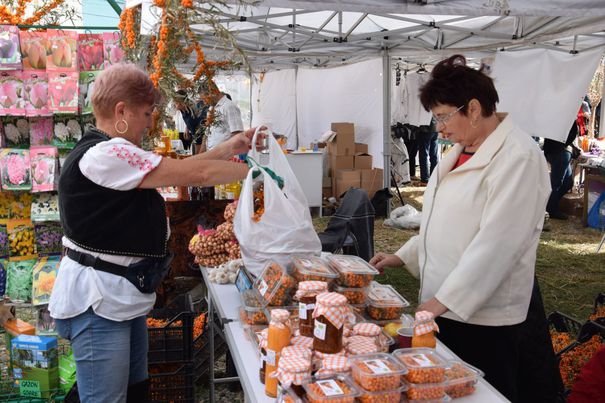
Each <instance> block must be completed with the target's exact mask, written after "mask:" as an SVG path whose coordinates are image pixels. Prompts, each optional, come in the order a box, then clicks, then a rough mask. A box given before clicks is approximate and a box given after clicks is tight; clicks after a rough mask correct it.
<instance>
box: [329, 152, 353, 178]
mask: <svg viewBox="0 0 605 403" xmlns="http://www.w3.org/2000/svg"><path fill="white" fill-rule="evenodd" d="M353 168H354V157H353V156H352V155H330V176H331V177H332V178H334V179H336V171H338V170H339V169H353Z"/></svg>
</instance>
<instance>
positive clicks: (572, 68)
mask: <svg viewBox="0 0 605 403" xmlns="http://www.w3.org/2000/svg"><path fill="white" fill-rule="evenodd" d="M602 54H603V49H597V50H594V51H587V52H582V53H580V54H576V55H572V54H568V53H563V52H559V51H553V50H547V49H529V50H524V51H520V52H498V53H497V54H496V61H495V64H494V73H493V77H494V80H495V85H496V89H497V90H498V95H499V97H500V103H499V105H498V110H499V111H501V112H509V113H510V114H511V116H512V117H513V119H514V121H515V123H517V124H518V125H519V126H520V127H521V128H523V130H525V131H527V132H528V133H530V134H531V135H532V136H537V137H546V138H550V139H553V140H558V141H565V139H566V138H567V134H568V133H569V128H570V127H571V124H572V122H573V120H574V119H575V116H576V114H577V112H578V108H579V107H580V102H581V97H583V96H584V94H586V91H587V90H588V86H589V85H590V81H591V79H592V77H593V75H594V72H595V70H596V68H597V65H598V63H599V60H600V58H601V56H602Z"/></svg>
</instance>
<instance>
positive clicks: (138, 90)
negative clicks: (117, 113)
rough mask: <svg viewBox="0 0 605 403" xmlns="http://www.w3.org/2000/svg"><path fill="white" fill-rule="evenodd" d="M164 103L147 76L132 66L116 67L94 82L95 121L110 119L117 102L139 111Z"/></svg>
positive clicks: (102, 74)
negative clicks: (139, 107)
mask: <svg viewBox="0 0 605 403" xmlns="http://www.w3.org/2000/svg"><path fill="white" fill-rule="evenodd" d="M160 99H161V94H160V92H159V91H158V90H157V89H156V88H155V87H154V86H153V83H152V82H151V79H150V78H149V76H148V75H147V73H146V72H144V71H143V70H141V69H140V68H139V67H138V66H136V65H134V64H132V63H117V64H114V65H112V66H110V67H108V68H107V69H105V70H103V71H102V72H101V73H100V74H99V76H98V77H97V79H96V80H95V86H94V89H93V93H92V108H93V113H94V115H95V117H96V118H99V117H100V118H110V117H111V116H112V114H113V110H114V108H115V106H116V104H117V103H118V102H125V103H126V104H127V105H129V106H133V107H138V106H145V105H155V104H157V103H158V102H159V101H160Z"/></svg>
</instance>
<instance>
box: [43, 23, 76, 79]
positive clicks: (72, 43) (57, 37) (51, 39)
mask: <svg viewBox="0 0 605 403" xmlns="http://www.w3.org/2000/svg"><path fill="white" fill-rule="evenodd" d="M77 42H78V33H77V32H72V31H63V30H60V29H48V30H47V31H46V70H48V71H55V72H56V71H62V72H70V71H77V70H78V59H77V53H76V49H77Z"/></svg>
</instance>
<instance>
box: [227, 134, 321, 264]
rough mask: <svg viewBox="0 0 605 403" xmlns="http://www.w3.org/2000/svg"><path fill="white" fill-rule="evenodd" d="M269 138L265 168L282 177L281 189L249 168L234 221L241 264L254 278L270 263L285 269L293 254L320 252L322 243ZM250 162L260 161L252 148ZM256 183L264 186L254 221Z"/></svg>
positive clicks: (291, 176)
mask: <svg viewBox="0 0 605 403" xmlns="http://www.w3.org/2000/svg"><path fill="white" fill-rule="evenodd" d="M257 136H258V130H257V133H255V135H254V139H253V140H252V144H256V138H257ZM268 138H269V164H268V168H270V169H271V170H272V171H273V172H275V173H276V174H277V175H279V176H280V177H281V178H283V180H284V187H283V189H280V188H279V186H278V185H277V183H276V182H275V180H274V179H272V178H271V177H270V175H269V174H268V173H267V171H265V169H264V168H263V167H260V166H257V167H256V168H253V169H251V170H250V171H249V172H248V176H247V177H246V180H245V181H244V185H243V187H242V193H241V196H240V200H239V203H238V206H237V210H236V212H235V219H234V222H233V226H234V232H235V236H236V237H237V240H238V241H239V243H240V248H241V254H242V258H243V260H244V265H245V266H246V268H247V269H248V270H249V271H250V272H252V273H254V274H255V275H259V274H260V273H261V271H262V269H263V267H264V266H265V264H266V263H267V262H268V261H269V260H274V261H276V262H277V263H279V264H281V265H283V266H287V265H288V263H289V256H290V255H292V254H294V253H305V254H319V253H320V252H321V242H320V241H319V237H318V236H317V233H316V232H315V229H314V228H313V223H312V221H311V214H310V213H309V207H308V203H307V199H306V197H305V195H304V193H303V191H302V189H301V187H300V184H299V183H298V180H297V179H296V176H294V173H293V172H292V169H291V168H290V165H289V164H288V161H287V159H286V156H285V155H284V153H283V151H282V149H281V147H280V145H279V144H278V143H277V140H275V138H274V137H273V136H272V135H271V133H269V134H268ZM249 159H250V160H251V161H258V160H259V153H258V152H257V151H256V149H255V148H254V147H253V149H252V150H251V151H250V153H249ZM253 163H254V162H253ZM256 169H258V170H260V171H261V172H262V175H261V176H259V177H257V179H256V180H255V179H253V175H254V171H255V170H256ZM259 181H262V183H263V185H264V213H263V215H262V217H260V220H259V221H258V222H256V221H255V220H254V218H253V214H254V199H253V197H254V195H253V194H254V183H255V182H259Z"/></svg>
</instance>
